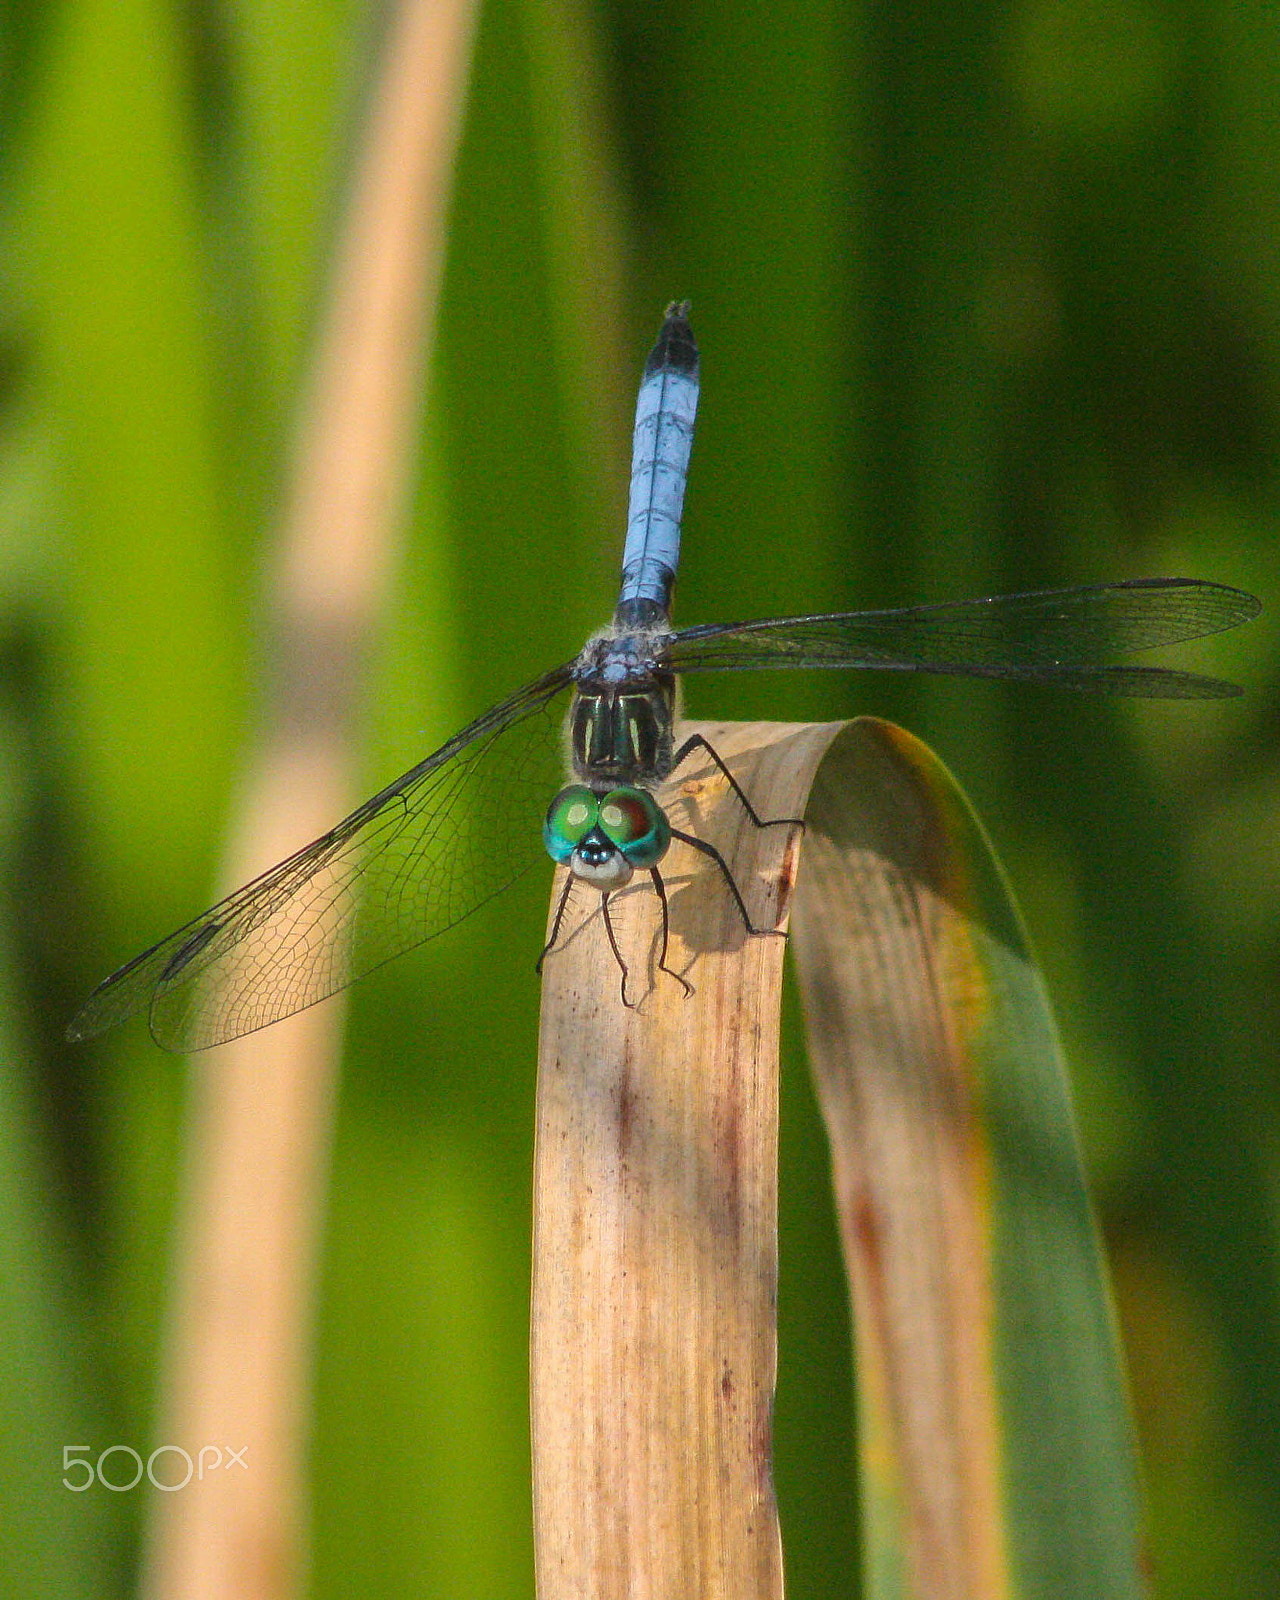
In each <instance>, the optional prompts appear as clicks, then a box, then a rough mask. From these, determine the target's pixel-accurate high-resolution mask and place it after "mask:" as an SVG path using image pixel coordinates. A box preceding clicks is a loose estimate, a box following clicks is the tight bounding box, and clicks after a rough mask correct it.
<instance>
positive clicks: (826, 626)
mask: <svg viewBox="0 0 1280 1600" xmlns="http://www.w3.org/2000/svg"><path fill="white" fill-rule="evenodd" d="M1261 609H1262V607H1261V604H1260V602H1259V601H1258V600H1256V599H1255V598H1254V596H1253V595H1251V594H1245V593H1244V591H1243V590H1240V589H1232V588H1229V587H1228V586H1227V585H1226V584H1221V583H1205V582H1201V581H1200V580H1198V579H1195V578H1138V579H1134V580H1132V581H1131V582H1128V583H1107V584H1097V585H1092V586H1090V587H1087V588H1079V589H1044V590H1039V591H1036V592H1034V593H1030V594H1009V595H998V596H996V597H995V598H993V599H990V600H962V601H958V602H952V603H949V604H944V605H929V606H907V607H905V608H903V609H901V610H897V611H848V612H838V613H835V614H834V615H831V616H821V617H778V618H770V619H767V620H765V621H761V622H731V623H711V624H708V625H705V626H702V627H694V628H684V629H682V630H681V631H680V632H679V633H677V634H675V635H674V636H673V638H672V640H671V642H670V644H669V646H668V647H667V648H666V650H665V651H664V652H663V662H664V665H668V666H670V667H671V669H672V670H673V671H676V672H700V671H711V670H714V669H717V668H725V669H738V670H741V669H745V668H765V667H857V668H865V669H867V670H870V671H879V672H935V673H950V674H954V675H958V676H961V677H969V678H1011V679H1015V680H1019V681H1022V682H1026V683H1043V684H1053V685H1057V686H1058V687H1061V688H1068V689H1083V690H1089V691H1091V692H1093V693H1096V694H1109V695H1132V696H1138V697H1146V698H1151V699H1171V700H1203V699H1217V698H1220V697H1222V696H1226V695H1235V694H1239V693H1240V690H1239V689H1238V688H1237V687H1236V685H1235V684H1231V683H1224V682H1223V681H1222V680H1221V679H1218V678H1205V677H1201V676H1199V675H1198V674H1196V673H1192V672H1179V671H1175V670H1173V669H1171V668H1167V667H1132V666H1115V665H1112V664H1111V663H1112V658H1113V657H1115V656H1124V655H1130V654H1132V653H1133V652H1135V651H1139V650H1154V649H1156V648H1157V647H1159V646H1161V645H1170V644H1178V643H1180V642H1181V641H1183V640H1186V639H1199V638H1201V637H1203V636H1204V635H1206V634H1210V633H1221V632H1222V631H1223V629H1225V628H1234V627H1236V626H1237V625H1238V624H1239V623H1242V622H1247V621H1248V620H1249V619H1250V618H1251V617H1256V616H1257V614H1258V612H1259V611H1260V610H1261Z"/></svg>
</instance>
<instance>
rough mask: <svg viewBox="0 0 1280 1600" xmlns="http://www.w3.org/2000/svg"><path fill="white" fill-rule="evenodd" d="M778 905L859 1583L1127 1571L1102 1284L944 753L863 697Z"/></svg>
mask: <svg viewBox="0 0 1280 1600" xmlns="http://www.w3.org/2000/svg"><path fill="white" fill-rule="evenodd" d="M807 816H808V821H809V831H808V834H807V836H806V840H805V847H804V861H803V868H802V871H801V875H800V881H799V885H798V889H797V903H796V910H795V915H794V926H795V938H796V947H797V954H798V959H799V967H800V976H801V990H802V993H803V995H804V999H805V1009H806V1015H807V1020H808V1029H809V1034H810V1047H811V1054H812V1057H813V1061H814V1068H815V1072H816V1075H817V1079H818V1087H819V1095H820V1098H821V1100H822V1103H823V1111H824V1115H825V1118H826V1121H827V1126H828V1132H829V1135H830V1138H831V1143H832V1152H833V1165H834V1171H835V1182H836V1189H837V1199H838V1205H839V1211H840V1220H841V1231H842V1237H843V1243H844V1251H845V1259H846V1264H847V1267H848V1270H849V1275H850V1280H851V1285H852V1294H853V1303H854V1321H855V1344H856V1355H857V1388H858V1403H859V1426H860V1446H859V1448H860V1457H861V1469H862V1485H863V1498H864V1515H865V1520H866V1566H867V1592H868V1594H869V1595H871V1596H874V1597H876V1600H888V1597H890V1596H893V1597H898V1596H920V1597H923V1596H929V1597H931V1600H932V1597H936V1596H940V1595H947V1596H950V1595H957V1596H978V1595H981V1596H983V1597H984V1600H990V1597H996V1596H1005V1595H1008V1596H1017V1597H1019V1600H1033V1597H1035V1600H1039V1597H1044V1600H1048V1597H1050V1596H1052V1597H1053V1600H1071V1597H1074V1596H1080V1597H1082V1600H1083V1597H1088V1600H1110V1597H1117V1600H1119V1597H1122V1596H1123V1597H1134V1596H1137V1595H1140V1594H1141V1593H1142V1592H1143V1579H1142V1556H1141V1553H1140V1548H1139V1545H1140V1541H1139V1532H1138V1528H1139V1513H1138V1505H1137V1493H1136V1485H1135V1467H1134V1450H1133V1444H1132V1441H1131V1437H1130V1426H1129V1420H1128V1415H1127V1408H1126V1401H1125V1396H1124V1382H1123V1378H1122V1375H1121V1370H1120V1365H1119V1359H1118V1352H1117V1345H1116V1338H1115V1330H1114V1325H1113V1318H1112V1312H1111V1305H1110V1299H1109V1294H1108V1289H1107V1283H1106V1277H1105V1273H1104V1270H1103V1265H1102V1260H1101V1255H1100V1251H1099V1246H1098V1240H1097V1236H1096V1231H1095V1227H1094V1221H1093V1215H1092V1211H1091V1209H1090V1205H1089V1199H1088V1194H1087V1191H1086V1187H1085V1181H1084V1175H1083V1170H1082V1166H1081V1160H1080V1154H1079V1148H1078V1144H1077V1138H1076V1130H1075V1122H1074V1117H1073V1113H1072V1109H1071V1101H1070V1094H1069V1090H1068V1086H1067V1081H1066V1076H1065V1072H1064V1068H1063V1064H1062V1059H1061V1055H1060V1052H1059V1047H1058V1042H1057V1035H1056V1032H1055V1029H1054V1024H1053V1019H1052V1016H1051V1014H1050V1010H1049V1005H1048V1000H1047V997H1046V994H1045V990H1044V986H1043V982H1042V980H1041V978H1040V975H1039V973H1038V971H1037V969H1036V966H1035V964H1034V961H1033V960H1032V957H1031V955H1030V952H1029V950H1028V948H1027V943H1026V939H1025V936H1024V934H1023V931H1022V927H1021V923H1020V921H1019V917H1018V913H1017V910H1016V908H1015V906H1014V904H1013V900H1012V897H1011V895H1010V892H1009V888H1008V885H1007V883H1006V882H1005V879H1004V876H1003V874H1002V871H1001V869H1000V866H999V863H998V862H997V861H996V859H995V857H994V855H993V854H992V852H991V847H990V845H989V843H988V841H987V839H986V836H985V834H984V833H983V831H982V828H981V825H980V824H979V823H978V821H977V819H976V818H975V816H974V814H973V812H972V810H971V809H970V807H969V805H968V802H967V801H966V800H965V798H964V796H963V795H962V794H961V792H960V791H959V789H958V788H957V787H956V785H955V783H954V781H953V780H952V778H951V777H950V775H949V774H948V773H947V771H946V769H945V768H944V767H943V766H942V765H941V763H940V762H939V761H938V760H937V759H936V757H934V756H933V755H932V754H931V753H930V752H929V751H928V749H927V748H926V747H925V746H924V745H922V744H921V743H920V742H919V741H918V740H916V739H914V738H913V737H912V736H911V735H909V734H907V733H904V732H903V731H902V730H901V729H898V728H895V727H893V726H892V725H891V724H889V723H885V722H880V721H878V720H875V719H870V718H864V719H860V720H859V721H858V722H856V723H854V724H852V725H851V726H850V727H849V729H848V730H847V731H846V732H845V733H844V734H843V735H842V736H841V737H840V739H838V740H837V741H836V743H835V744H834V745H833V747H832V750H831V752H830V754H829V755H828V757H827V759H826V762H825V763H824V765H823V767H822V768H821V769H820V772H819V776H818V778H817V780H816V782H815V786H814V792H813V798H812V800H811V802H810V807H809V811H808V813H807Z"/></svg>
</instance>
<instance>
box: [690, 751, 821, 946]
mask: <svg viewBox="0 0 1280 1600" xmlns="http://www.w3.org/2000/svg"><path fill="white" fill-rule="evenodd" d="M699 749H701V750H705V751H706V752H707V754H708V755H709V756H710V757H711V759H712V760H713V761H714V762H715V764H716V766H718V767H719V768H720V770H721V772H723V773H724V775H725V777H726V778H727V779H728V781H729V787H730V788H731V789H732V790H733V792H734V794H736V795H737V797H738V799H739V800H741V802H742V809H743V810H744V811H745V812H746V813H747V815H748V816H749V817H750V818H751V820H752V822H754V823H755V825H756V827H757V828H781V827H783V826H786V827H789V828H803V827H804V825H805V824H804V818H803V817H758V816H757V815H756V808H755V807H754V806H753V805H752V804H751V802H750V800H748V799H747V794H746V790H745V789H744V788H743V787H742V785H741V784H740V783H739V782H738V780H737V779H736V778H735V777H734V775H733V773H732V772H730V771H729V769H728V767H726V766H725V764H724V762H723V761H722V760H721V758H720V753H719V751H717V749H716V747H715V746H714V745H713V744H712V743H711V741H710V740H709V739H706V738H704V737H703V736H702V734H700V733H691V734H690V735H689V737H688V738H687V739H686V740H685V742H684V743H683V744H682V745H681V746H680V748H679V749H678V750H677V751H676V753H675V756H674V758H673V760H672V762H671V770H672V772H674V771H675V770H676V768H677V767H678V766H679V765H680V763H681V762H682V761H683V760H684V759H685V758H686V756H688V755H689V754H690V753H691V752H692V751H694V750H699ZM720 864H721V866H722V867H723V865H724V863H723V862H721V863H720ZM744 915H745V913H744ZM747 926H748V927H750V926H751V925H750V923H748V924H747ZM751 931H752V932H753V933H754V932H755V929H754V928H752V930H751Z"/></svg>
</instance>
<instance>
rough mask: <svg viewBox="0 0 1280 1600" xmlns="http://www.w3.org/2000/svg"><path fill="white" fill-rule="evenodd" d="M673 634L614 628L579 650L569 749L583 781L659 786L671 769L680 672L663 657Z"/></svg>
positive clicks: (577, 774)
mask: <svg viewBox="0 0 1280 1600" xmlns="http://www.w3.org/2000/svg"><path fill="white" fill-rule="evenodd" d="M666 637H667V635H665V634H663V635H657V634H646V633H634V634H626V635H621V636H617V635H609V634H606V635H604V636H602V637H601V638H598V639H592V640H591V641H590V643H589V644H588V645H587V647H586V649H585V650H583V652H582V654H581V656H579V658H578V662H577V665H576V666H575V667H574V673H573V676H574V683H575V686H576V691H577V692H576V693H575V695H574V697H573V705H572V707H571V709H570V712H569V753H570V757H571V759H572V763H573V771H574V775H575V776H576V777H578V778H580V779H581V780H582V781H583V783H586V784H590V785H592V786H593V787H596V788H600V787H614V786H616V785H625V784H634V785H638V786H639V787H641V788H656V787H657V785H658V784H660V783H661V782H662V780H663V779H664V778H665V777H666V776H667V774H668V773H669V772H670V771H671V756H672V729H673V725H674V723H675V694H676V690H675V679H674V677H673V676H672V675H671V673H669V672H663V671H661V670H660V668H659V665H658V651H659V647H660V644H661V643H662V642H663V641H664V640H665V638H666Z"/></svg>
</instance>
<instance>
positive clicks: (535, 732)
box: [67, 666, 570, 1050]
mask: <svg viewBox="0 0 1280 1600" xmlns="http://www.w3.org/2000/svg"><path fill="white" fill-rule="evenodd" d="M569 673H570V668H569V666H563V667H558V668H557V669H556V670H555V671H554V672H549V673H547V675H546V676H545V677H542V678H539V679H538V680H537V682H535V683H531V684H529V685H528V686H527V687H526V688H524V689H522V690H521V691H520V692H519V693H518V694H515V695H512V696H511V698H510V699H508V700H504V701H503V702H502V704H501V705H497V706H494V707H493V708H492V709H491V710H489V711H487V712H486V713H485V714H484V715H483V716H482V717H479V718H477V719H476V721H475V722H473V723H472V724H471V725H470V727H467V728H464V729H463V730H462V732H461V733H459V734H456V735H455V736H454V737H453V738H452V739H450V740H449V742H448V743H447V744H444V745H442V746H441V747H440V749H439V750H437V751H436V752H435V753H434V754H433V755H429V756H428V757H427V758H426V759H425V760H424V761H421V762H419V763H418V765H417V766H416V767H413V768H412V769H411V770H410V771H408V772H406V773H405V774H404V776H403V777H401V778H398V779H397V780H396V781H395V782H394V783H392V784H389V785H388V786H387V787H386V788H385V789H383V790H382V791H381V792H380V793H378V794H375V795H374V796H373V798H372V799H370V800H366V801H365V803H364V805H362V806H360V807H359V808H358V809H357V810H355V811H353V812H352V813H351V815H350V816H349V817H346V818H345V819H344V820H343V821H342V822H340V823H339V824H338V825H337V827H336V828H332V829H331V830H330V831H329V832H328V833H326V834H324V835H323V836H322V837H321V838H319V839H316V840H314V841H313V842H312V843H311V844H309V845H305V846H304V847H303V848H302V849H301V850H299V851H297V852H296V853H295V854H294V855H291V856H290V857H289V858H288V860H286V861H282V862H281V863H280V864H279V866H276V867H272V868H271V870H270V871H268V872H265V873H263V875H262V876H261V877H259V878H255V879H254V880H253V882H252V883H248V884H246V885H245V886H244V887H243V888H241V889H237V890H236V891H235V892H234V894H229V895H228V896H227V897H226V899H225V900H222V901H220V902H219V903H218V904H217V905H216V906H214V907H213V908H212V910H210V911H206V912H205V914H204V915H203V916H201V917H197V918H196V919H195V921H194V922H189V923H187V924H186V926H185V927H182V928H179V929H178V930H177V932H176V933H171V934H170V935H169V937H168V938H167V939H162V940H161V941H160V942H159V944H156V945H153V946H152V947H151V949H150V950H147V951H144V952H143V954H142V955H140V956H137V957H135V958H134V960H132V961H130V962H129V963H128V965H127V966H124V967H121V968H120V970H119V971H118V972H116V973H113V974H112V976H111V977H109V978H107V979H105V980H104V982H102V983H100V984H99V985H98V987H97V988H96V989H95V990H94V991H93V993H92V994H91V995H90V996H89V999H88V1000H87V1001H86V1002H85V1004H84V1006H83V1007H82V1008H81V1009H80V1011H79V1012H78V1013H77V1015H76V1016H75V1017H74V1019H73V1020H72V1022H71V1024H70V1026H69V1027H68V1029H67V1036H68V1038H71V1039H88V1038H92V1037H93V1035H94V1034H98V1033H102V1032H103V1031H104V1030H105V1029H107V1028H110V1027H113V1026H114V1025H115V1024H116V1023H117V1022H122V1021H123V1020H124V1019H125V1018H126V1017H128V1016H131V1015H132V1014H133V1013H134V1012H135V1011H140V1010H142V1009H143V1008H144V1007H149V1008H150V1023H151V1032H152V1035H153V1037H154V1038H155V1040H156V1042H157V1044H161V1045H163V1046H165V1048H166V1049H170V1050H202V1049H204V1048H206V1047H207V1046H209V1045H214V1044H222V1043H224V1042H225V1041H226V1040H228V1039H235V1038H237V1037H239V1035H241V1034H244V1033H252V1032H253V1031H254V1030H255V1029H256V1028H265V1027H266V1026H267V1025H268V1023H272V1022H278V1021H279V1020H280V1018H282V1017H287V1016H291V1015H292V1014H293V1013H294V1012H295V1011H301V1010H303V1009H304V1008H305V1007H307V1006H309V1005H313V1004H314V1003H315V1002H316V1001H317V1000H323V999H324V998H325V997H326V996H327V995H331V994H334V993H335V992H336V991H337V990H339V989H342V988H345V987H346V985H347V984H349V983H352V982H354V980H355V979H356V978H359V977H362V976H363V975H364V974H365V973H366V972H371V971H372V970H373V969H374V968H375V967H379V966H381V965H382V964H383V962H385V961H390V960H391V959H392V957H393V956H398V955H400V954H401V953H402V952H403V951H405V950H409V949H412V948H413V946H414V945H418V944H422V943H424V942H425V941H426V940H428V939H434V938H435V937H436V935H437V934H441V933H443V932H444V931H445V930H446V929H447V928H451V927H453V926H454V925H455V924H456V923H458V922H461V921H462V919H463V918H464V917H467V916H469V915H470V914H471V913H472V912H473V911H475V910H476V909H477V907H479V906H480V905H482V904H483V903H484V902H485V901H486V900H490V899H492V898H493V896H494V895H496V894H499V893H500V892H501V891H502V890H503V889H505V888H507V887H508V885H509V884H511V883H513V882H514V881H515V880H516V879H517V878H518V877H520V876H521V874H522V873H524V872H526V871H528V869H529V867H531V866H532V865H533V864H534V863H535V862H536V861H537V860H538V859H540V858H545V852H544V850H543V847H542V838H541V833H540V829H539V821H540V817H541V814H542V812H543V810H544V808H545V806H546V803H547V799H548V797H549V796H550V795H551V794H552V793H554V791H555V789H556V787H557V786H558V784H559V782H560V781H561V777H562V772H561V765H562V756H561V751H560V718H559V715H558V708H555V707H554V706H553V702H554V701H555V699H556V697H557V696H558V695H559V694H560V692H561V691H562V690H563V689H565V688H566V687H567V686H568V683H569Z"/></svg>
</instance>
